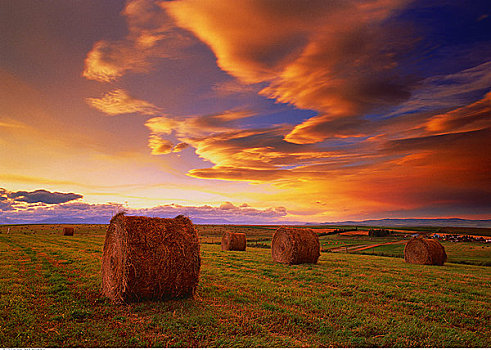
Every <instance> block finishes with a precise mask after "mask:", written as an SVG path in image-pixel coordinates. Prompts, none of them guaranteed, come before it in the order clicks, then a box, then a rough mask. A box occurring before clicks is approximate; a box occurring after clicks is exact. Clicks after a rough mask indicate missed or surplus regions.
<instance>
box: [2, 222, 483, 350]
mask: <svg viewBox="0 0 491 350" xmlns="http://www.w3.org/2000/svg"><path fill="white" fill-rule="evenodd" d="M23 226H25V227H22V228H21V227H20V226H17V227H13V228H11V230H10V234H6V227H1V228H0V232H1V234H0V251H1V256H2V259H1V261H0V265H1V266H0V314H1V317H0V319H1V321H0V345H1V346H3V347H108V346H111V347H126V346H131V347H151V346H156V347H277V346H281V347H302V346H308V347H329V346H335V347H375V346H383V347H489V346H491V342H490V340H489V339H491V332H490V328H489V324H490V320H491V312H490V309H491V307H490V306H491V305H490V304H491V303H490V300H491V270H490V267H489V266H478V263H480V264H482V265H485V264H486V262H488V261H490V260H491V259H490V247H489V245H487V246H486V245H485V244H477V243H452V242H444V246H445V249H446V250H447V254H448V255H449V262H448V263H446V264H445V265H444V266H423V265H410V264H406V263H405V262H404V261H403V259H401V258H400V257H398V256H397V254H399V253H400V250H398V249H401V248H402V249H403V245H396V244H393V245H380V246H378V247H376V248H374V250H375V253H377V252H378V253H384V254H385V255H390V254H392V255H394V256H371V255H363V254H371V253H374V252H373V251H372V250H371V249H367V250H365V252H364V253H363V254H358V253H355V254H352V253H349V254H346V253H343V252H342V251H341V252H338V253H335V252H329V251H327V250H330V249H331V248H332V247H335V246H336V247H342V246H346V245H357V246H360V245H364V244H369V243H371V244H373V243H374V242H386V241H387V239H388V240H390V239H392V240H393V239H394V238H393V237H392V238H386V237H383V238H373V239H372V240H370V239H369V238H368V237H366V236H365V237H364V236H357V237H350V236H343V235H328V236H322V237H321V239H320V241H321V248H322V250H323V252H322V254H321V257H320V259H319V263H318V264H317V265H298V266H286V265H281V264H276V263H273V262H272V260H271V252H270V249H267V246H268V244H270V238H271V235H272V233H273V232H274V228H272V227H253V226H250V227H249V226H247V227H243V229H244V231H243V232H244V233H246V234H247V237H248V247H247V250H246V251H245V252H222V251H221V250H220V246H219V243H218V242H219V237H220V236H221V234H222V232H223V230H225V229H226V228H224V227H218V226H211V225H208V226H204V225H203V226H198V230H199V231H200V235H201V240H202V244H201V257H202V266H201V274H200V282H199V285H198V292H197V296H196V297H195V299H182V300H168V301H144V302H139V303H131V304H128V305H114V304H111V303H110V302H109V300H107V299H106V298H102V297H101V294H100V283H101V281H100V267H101V256H102V249H103V243H104V232H105V225H80V226H77V225H74V226H75V235H74V236H73V237H71V236H62V234H61V228H62V225H29V226H27V225H23ZM21 229H22V230H24V232H22V231H21ZM268 238H269V241H268ZM251 245H258V246H261V245H264V246H265V247H264V248H260V247H254V246H251ZM465 260H469V261H471V262H475V263H476V264H474V265H469V264H463V263H462V262H465ZM453 261H455V262H459V263H454V262H453Z"/></svg>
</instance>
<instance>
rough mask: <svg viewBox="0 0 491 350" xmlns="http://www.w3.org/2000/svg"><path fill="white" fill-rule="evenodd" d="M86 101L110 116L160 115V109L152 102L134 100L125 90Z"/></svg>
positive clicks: (113, 91) (117, 90) (114, 91)
mask: <svg viewBox="0 0 491 350" xmlns="http://www.w3.org/2000/svg"><path fill="white" fill-rule="evenodd" d="M86 101H87V103H88V104H89V105H90V106H92V107H94V108H96V109H98V110H100V111H101V112H103V113H105V114H109V115H118V114H131V113H139V114H144V115H155V114H158V113H160V108H158V107H156V106H154V105H153V104H151V103H150V102H147V101H144V100H139V99H136V98H134V97H133V96H131V95H130V94H129V93H128V92H127V91H126V90H123V89H115V90H112V91H110V92H107V93H106V94H104V96H102V97H101V98H87V99H86Z"/></svg>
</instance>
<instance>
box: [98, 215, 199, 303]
mask: <svg viewBox="0 0 491 350" xmlns="http://www.w3.org/2000/svg"><path fill="white" fill-rule="evenodd" d="M200 266H201V259H200V246H199V240H198V233H197V232H196V229H195V228H194V225H193V223H192V222H191V220H189V219H188V218H187V217H184V216H182V215H179V216H177V217H176V218H174V219H162V218H150V217H145V216H126V215H124V213H119V214H116V215H115V216H114V217H113V218H112V219H111V222H110V224H109V227H108V229H107V232H106V240H105V242H104V253H103V257H102V293H103V295H104V296H107V297H108V298H110V299H112V300H113V301H115V302H128V301H137V300H143V299H171V298H181V297H187V296H192V295H194V292H195V291H196V286H197V285H198V279H199V271H200Z"/></svg>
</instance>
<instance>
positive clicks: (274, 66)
mask: <svg viewBox="0 0 491 350" xmlns="http://www.w3.org/2000/svg"><path fill="white" fill-rule="evenodd" d="M405 4H406V1H402V0H379V1H371V2H364V1H329V2H327V1H311V2H309V5H308V6H305V4H304V3H302V2H298V1H282V2H271V1H267V0H266V1H249V0H242V1H233V2H228V1H223V2H218V1H202V0H200V1H198V0H181V1H173V2H165V3H163V4H162V7H163V8H165V9H166V10H167V11H168V13H169V14H170V15H171V16H172V17H173V18H174V19H175V20H176V23H177V24H178V25H179V26H181V27H182V28H185V29H188V30H190V31H192V32H193V33H194V34H195V35H196V36H197V37H198V38H200V39H201V40H202V41H203V42H205V43H206V44H208V45H209V46H210V48H211V49H212V50H213V52H214V53H215V55H216V57H217V63H218V65H219V67H220V68H221V69H223V70H225V71H226V72H228V73H230V74H231V75H233V76H235V77H237V78H238V79H240V80H241V81H243V82H245V83H249V84H250V83H264V82H266V83H268V86H267V87H265V88H264V89H263V90H262V91H261V94H263V95H265V96H267V97H270V98H274V99H276V100H277V101H279V102H283V103H290V104H293V105H295V106H297V107H299V108H303V109H314V110H317V111H319V112H320V115H319V116H317V117H313V118H312V119H309V120H307V121H305V122H304V123H303V124H301V125H299V126H297V127H296V128H295V129H293V130H292V132H291V133H290V134H288V135H287V136H286V140H287V141H289V142H295V143H316V142H320V141H322V140H325V139H326V138H328V137H332V136H334V135H339V136H341V137H348V136H353V134H352V131H351V130H348V131H345V130H344V128H343V127H342V124H343V123H344V124H350V123H352V122H353V121H347V122H338V121H336V120H337V119H343V118H348V119H351V118H354V119H355V120H356V118H357V115H359V114H360V113H364V112H367V111H371V110H373V109H374V108H378V109H380V108H381V107H388V106H393V105H395V104H398V103H400V102H402V101H405V100H406V99H407V98H409V96H410V93H409V90H408V89H409V88H408V84H407V83H408V81H407V79H406V78H402V77H401V76H399V75H398V73H397V61H396V58H395V57H396V56H397V54H398V53H401V52H403V51H404V50H406V49H407V48H408V47H409V46H410V45H411V43H412V41H411V40H410V37H409V35H408V33H406V30H405V29H402V28H400V27H397V28H396V27H393V26H388V25H387V23H384V25H383V26H382V23H383V22H384V20H386V19H387V18H388V17H389V16H390V15H392V14H394V13H395V12H397V11H398V10H400V9H401V8H403V7H404V5H405ZM318 127H319V128H320V129H322V131H317V130H316V129H317V128H318ZM331 127H334V128H335V130H331ZM348 127H349V126H348ZM357 134H358V133H355V135H357Z"/></svg>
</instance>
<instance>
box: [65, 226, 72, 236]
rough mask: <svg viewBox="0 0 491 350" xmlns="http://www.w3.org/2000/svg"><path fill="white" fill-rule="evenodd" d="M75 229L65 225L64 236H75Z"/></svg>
mask: <svg viewBox="0 0 491 350" xmlns="http://www.w3.org/2000/svg"><path fill="white" fill-rule="evenodd" d="M74 232H75V229H74V228H73V227H63V236H73V233H74Z"/></svg>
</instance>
